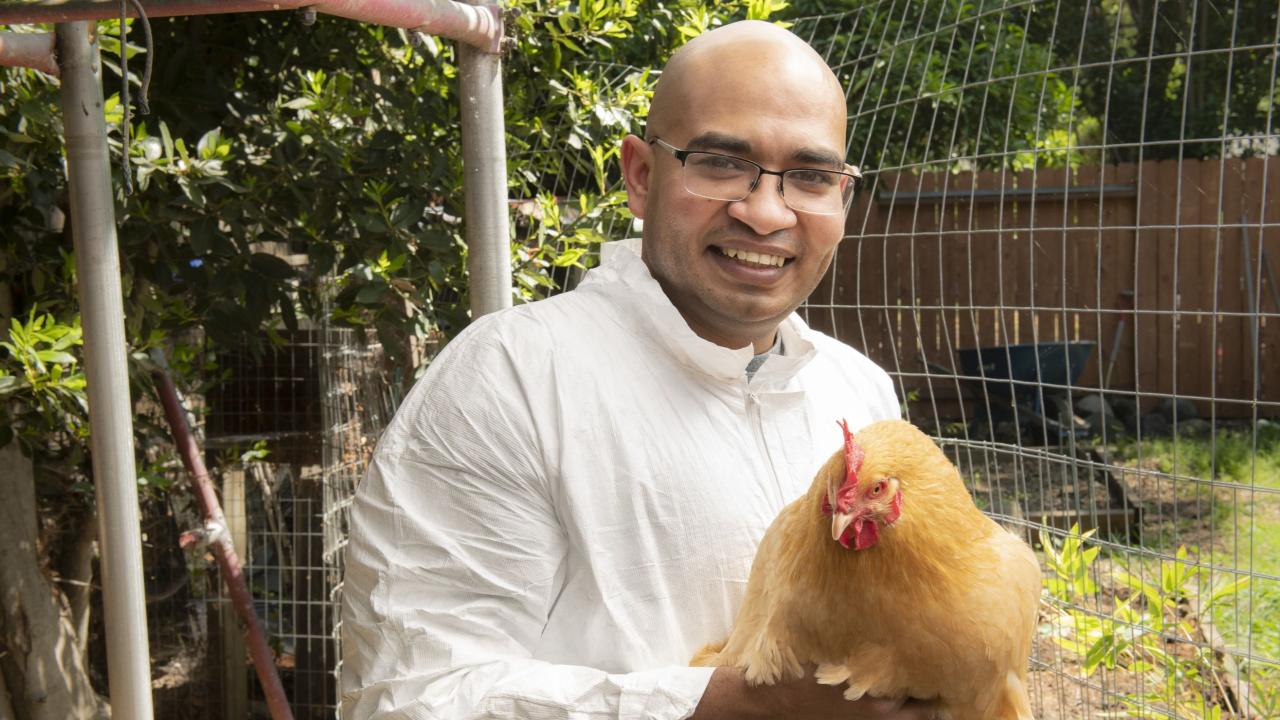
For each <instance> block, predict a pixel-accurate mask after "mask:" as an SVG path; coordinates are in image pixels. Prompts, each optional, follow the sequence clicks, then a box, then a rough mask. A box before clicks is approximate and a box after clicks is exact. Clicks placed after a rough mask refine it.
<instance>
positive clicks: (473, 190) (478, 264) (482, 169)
mask: <svg viewBox="0 0 1280 720" xmlns="http://www.w3.org/2000/svg"><path fill="white" fill-rule="evenodd" d="M458 78H459V85H460V88H461V93H460V98H459V102H460V104H461V111H462V171H463V188H464V190H465V192H466V208H467V217H466V224H467V231H466V232H467V274H468V276H469V279H470V282H469V288H470V290H469V292H470V293H471V317H472V318H478V317H480V316H481V315H484V314H486V313H490V312H493V311H495V310H501V309H502V308H506V307H511V288H512V285H511V244H510V243H511V241H510V237H509V230H508V215H507V149H506V138H505V134H506V133H505V126H504V119H503V104H502V58H501V57H499V56H498V55H493V54H489V53H485V52H482V51H480V50H477V49H476V48H474V47H471V46H469V45H462V44H460V45H459V46H458Z"/></svg>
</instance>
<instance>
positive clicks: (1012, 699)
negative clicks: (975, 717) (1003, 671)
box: [996, 670, 1035, 720]
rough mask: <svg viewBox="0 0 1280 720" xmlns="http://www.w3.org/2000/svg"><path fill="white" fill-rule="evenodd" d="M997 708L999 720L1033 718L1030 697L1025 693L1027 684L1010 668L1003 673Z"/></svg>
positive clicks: (1030, 719) (1026, 719)
mask: <svg viewBox="0 0 1280 720" xmlns="http://www.w3.org/2000/svg"><path fill="white" fill-rule="evenodd" d="M997 708H998V712H997V713H996V717H997V718H999V720H1035V717H1034V716H1033V715H1032V714H1031V698H1030V697H1029V696H1028V695H1027V685H1026V682H1025V681H1024V680H1023V677H1022V675H1021V674H1019V673H1017V672H1015V671H1013V670H1010V671H1009V673H1008V674H1007V675H1005V681H1004V689H1003V692H1001V694H1000V702H999V705H998V706H997Z"/></svg>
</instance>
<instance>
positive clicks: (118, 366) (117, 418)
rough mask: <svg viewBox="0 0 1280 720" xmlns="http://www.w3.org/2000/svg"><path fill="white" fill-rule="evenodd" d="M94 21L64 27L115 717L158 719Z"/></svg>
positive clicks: (65, 99)
mask: <svg viewBox="0 0 1280 720" xmlns="http://www.w3.org/2000/svg"><path fill="white" fill-rule="evenodd" d="M92 27H93V25H92V23H89V22H83V21H82V22H69V23H60V24H59V25H58V26H57V34H58V48H59V61H60V63H61V66H62V118H63V122H64V124H65V126H66V127H65V132H66V147H67V181H68V185H69V187H70V194H71V235H72V238H73V240H74V242H75V252H76V279H77V283H78V285H79V291H80V313H81V324H82V326H83V329H84V356H85V377H86V380H87V381H88V395H89V428H90V442H91V447H92V450H93V477H94V484H95V487H96V491H97V493H96V494H97V500H98V517H99V519H100V525H99V533H98V542H99V545H100V550H101V554H102V604H103V609H104V612H105V618H104V620H105V621H104V622H103V626H104V627H105V628H106V631H107V667H108V669H109V671H110V692H111V711H112V717H117V718H129V720H151V718H152V714H153V713H152V707H151V668H150V658H151V656H150V653H149V652H148V650H147V614H146V604H145V595H144V590H143V584H142V537H141V530H140V528H139V518H138V485H137V477H138V475H137V472H136V469H135V467H134V463H133V417H132V404H131V402H130V400H129V374H128V369H127V367H126V361H127V358H126V352H127V350H126V345H125V338H124V301H123V298H122V295H121V289H120V256H119V247H118V244H117V239H116V226H115V207H114V200H113V195H112V188H111V170H110V166H109V164H108V159H107V128H106V121H105V120H104V118H103V112H102V82H101V69H102V66H101V62H100V60H99V56H98V41H97V38H96V37H95V38H91V37H90V29H91V28H92Z"/></svg>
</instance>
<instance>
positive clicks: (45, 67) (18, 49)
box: [0, 32, 58, 76]
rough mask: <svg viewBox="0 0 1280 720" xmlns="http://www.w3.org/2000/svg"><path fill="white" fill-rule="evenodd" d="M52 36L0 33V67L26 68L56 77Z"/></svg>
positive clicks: (50, 34) (49, 34)
mask: <svg viewBox="0 0 1280 720" xmlns="http://www.w3.org/2000/svg"><path fill="white" fill-rule="evenodd" d="M54 44H55V38H54V34H53V33H51V32H46V33H11V32H0V65H9V66H11V67H28V68H31V69H33V70H39V71H40V72H43V73H48V74H50V75H53V76H57V75H58V61H57V60H56V59H55V58H54V54H53V46H54Z"/></svg>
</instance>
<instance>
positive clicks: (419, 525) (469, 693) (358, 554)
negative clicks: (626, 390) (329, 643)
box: [341, 334, 711, 720]
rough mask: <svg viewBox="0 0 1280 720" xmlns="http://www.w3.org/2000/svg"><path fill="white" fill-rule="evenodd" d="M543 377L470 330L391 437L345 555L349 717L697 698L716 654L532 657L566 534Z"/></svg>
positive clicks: (648, 709)
mask: <svg viewBox="0 0 1280 720" xmlns="http://www.w3.org/2000/svg"><path fill="white" fill-rule="evenodd" d="M531 385H532V383H530V382H529V381H528V380H527V379H525V378H523V377H522V368H520V367H518V366H517V365H516V361H515V359H514V358H513V357H512V353H511V352H510V351H508V350H507V349H505V348H504V347H502V346H501V344H499V343H493V342H489V341H486V340H483V339H476V338H475V337H474V336H472V338H466V337H465V334H464V336H460V337H459V338H457V339H456V340H455V341H454V342H453V343H451V344H450V347H449V348H448V349H446V351H445V353H444V354H442V355H441V357H440V358H439V359H437V361H436V364H434V365H433V366H432V368H431V370H430V371H428V373H427V375H426V376H425V377H424V378H423V379H422V380H421V381H420V382H419V383H418V386H417V387H415V389H414V390H413V392H412V393H411V394H410V396H409V398H407V399H406V402H405V404H404V405H403V406H402V407H401V409H400V411H399V412H398V413H397V416H396V418H395V420H394V421H393V423H392V425H391V427H390V428H388V430H387V432H386V433H385V434H384V437H383V438H382V440H381V441H380V443H379V445H378V448H377V450H376V451H375V454H374V458H373V460H372V463H371V465H370V468H369V471H368V473H367V475H366V477H365V479H364V481H363V482H362V483H361V486H360V488H359V490H358V492H357V495H356V499H355V502H354V505H353V508H352V515H351V538H350V545H349V546H348V549H347V555H346V576H345V581H344V589H343V610H342V629H341V633H342V654H343V665H342V689H343V696H342V717H343V718H345V719H346V720H392V719H393V718H394V719H396V720H400V719H408V718H413V719H415V720H416V719H425V718H431V719H433V720H434V719H436V718H442V719H445V718H447V719H449V720H460V719H464V718H500V719H504V720H505V719H512V720H514V719H516V718H522V719H523V718H536V719H539V720H542V719H546V720H553V719H557V718H565V719H569V718H572V719H574V720H580V719H581V720H586V719H589V718H590V719H595V718H602V719H603V718H616V719H618V720H624V719H625V720H631V719H636V720H639V719H642V718H643V719H646V720H647V719H652V720H681V719H682V718H686V717H688V716H689V715H691V714H692V713H693V710H694V709H695V707H696V706H697V703H698V701H699V700H700V698H701V696H702V693H703V691H704V690H705V689H706V685H707V682H708V680H709V679H710V673H711V669H710V668H687V667H669V668H656V669H653V670H648V671H643V672H632V673H607V672H604V671H602V670H599V669H593V668H589V667H581V666H573V665H557V664H551V663H547V662H543V661H539V660H535V659H533V658H532V655H533V650H534V648H535V647H536V646H537V644H538V642H539V639H540V637H541V634H542V631H543V628H544V627H545V625H546V622H547V618H548V616H549V614H550V612H551V609H552V606H553V604H554V602H555V600H556V596H557V593H558V592H559V590H560V588H561V586H562V584H563V581H564V559H565V556H566V550H567V546H566V536H565V533H564V530H563V528H562V527H561V525H560V523H559V521H558V513H557V512H556V507H555V503H554V500H553V497H552V496H553V493H552V492H550V491H549V489H548V486H547V477H548V474H549V471H550V469H549V468H548V467H547V458H548V457H549V456H550V455H551V454H552V453H550V452H548V450H547V448H546V447H545V444H546V442H547V441H546V439H545V438H542V437H540V436H539V430H538V429H537V428H538V427H539V426H542V425H544V423H542V422H540V420H545V418H535V417H534V413H533V410H532V408H531V406H532V404H533V403H534V402H541V400H540V399H538V398H534V397H533V396H534V395H536V394H537V393H541V392H546V389H545V388H535V387H531ZM584 451H588V452H589V451H592V450H591V449H584ZM608 641H609V640H608V638H600V642H608Z"/></svg>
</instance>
